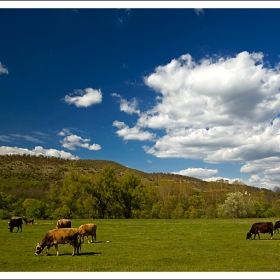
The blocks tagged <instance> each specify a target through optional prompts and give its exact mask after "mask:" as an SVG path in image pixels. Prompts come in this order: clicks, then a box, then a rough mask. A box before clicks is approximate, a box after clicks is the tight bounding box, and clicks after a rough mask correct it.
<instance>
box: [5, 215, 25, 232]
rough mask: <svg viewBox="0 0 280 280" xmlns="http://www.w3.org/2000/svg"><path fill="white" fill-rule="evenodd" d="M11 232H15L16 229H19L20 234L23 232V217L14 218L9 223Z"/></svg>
mask: <svg viewBox="0 0 280 280" xmlns="http://www.w3.org/2000/svg"><path fill="white" fill-rule="evenodd" d="M8 224H9V226H10V227H9V230H10V232H13V229H14V227H17V228H18V230H17V232H18V231H19V228H20V232H22V217H12V219H11V220H10V221H9V222H8Z"/></svg>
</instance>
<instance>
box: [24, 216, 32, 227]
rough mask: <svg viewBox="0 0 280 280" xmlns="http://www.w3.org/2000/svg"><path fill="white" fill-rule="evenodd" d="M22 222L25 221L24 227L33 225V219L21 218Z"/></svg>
mask: <svg viewBox="0 0 280 280" xmlns="http://www.w3.org/2000/svg"><path fill="white" fill-rule="evenodd" d="M23 220H24V221H25V223H26V225H29V224H32V225H33V224H34V218H25V217H23Z"/></svg>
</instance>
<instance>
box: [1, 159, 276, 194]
mask: <svg viewBox="0 0 280 280" xmlns="http://www.w3.org/2000/svg"><path fill="white" fill-rule="evenodd" d="M107 166H110V167H112V168H114V169H115V171H116V173H117V174H118V175H119V176H122V174H123V173H124V172H125V170H126V169H130V168H128V167H126V166H124V165H121V164H119V163H117V162H114V161H108V160H67V159H61V158H55V157H44V156H30V155H2V156H0V192H8V193H11V194H14V195H23V196H24V197H34V198H37V197H38V198H39V197H41V196H42V195H44V193H45V192H46V191H47V190H48V189H49V187H50V185H51V184H52V183H54V182H57V181H60V180H62V179H63V177H64V175H65V174H67V173H68V172H69V171H70V170H71V169H75V170H77V171H78V172H79V173H80V174H96V173H99V172H101V171H102V169H103V168H104V167H107ZM130 170H131V171H133V172H134V173H135V174H137V175H139V176H140V177H141V180H142V182H149V183H150V184H152V185H157V184H158V181H161V180H168V181H172V182H173V183H175V184H176V183H188V184H189V185H191V186H192V187H193V188H195V189H198V190H204V191H207V190H209V189H211V190H213V189H216V188H218V189H221V188H223V190H224V191H232V190H235V191H240V190H241V191H248V192H251V193H252V192H259V191H260V189H259V188H255V187H251V186H246V185H244V184H241V183H239V182H236V183H235V184H229V183H227V182H225V181H223V180H220V181H217V182H206V181H203V180H200V179H197V178H193V177H188V176H182V175H176V174H170V173H145V172H142V171H139V170H135V169H130ZM262 191H263V192H265V193H266V194H267V195H268V196H270V195H273V192H272V191H270V190H266V189H262Z"/></svg>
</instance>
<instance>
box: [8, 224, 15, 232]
mask: <svg viewBox="0 0 280 280" xmlns="http://www.w3.org/2000/svg"><path fill="white" fill-rule="evenodd" d="M8 225H9V227H8V229H9V230H10V232H13V229H14V228H13V227H12V226H11V223H10V222H8Z"/></svg>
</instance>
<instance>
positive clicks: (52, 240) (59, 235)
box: [35, 228, 81, 256]
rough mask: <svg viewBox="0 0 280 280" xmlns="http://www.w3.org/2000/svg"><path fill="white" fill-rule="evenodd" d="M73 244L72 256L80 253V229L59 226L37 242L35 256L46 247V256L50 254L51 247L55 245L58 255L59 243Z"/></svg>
mask: <svg viewBox="0 0 280 280" xmlns="http://www.w3.org/2000/svg"><path fill="white" fill-rule="evenodd" d="M67 243H69V244H70V245H72V246H73V253H72V256H74V255H75V254H79V249H81V242H80V236H79V230H78V229H77V228H59V229H52V230H49V231H48V232H47V233H46V235H45V237H44V238H43V240H42V242H41V243H37V245H36V250H35V256H37V255H39V254H40V253H41V252H42V251H43V250H44V248H45V247H47V250H46V253H45V256H46V255H48V253H49V250H50V247H52V246H55V249H56V255H57V256H58V255H59V252H58V244H67Z"/></svg>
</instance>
